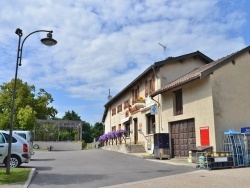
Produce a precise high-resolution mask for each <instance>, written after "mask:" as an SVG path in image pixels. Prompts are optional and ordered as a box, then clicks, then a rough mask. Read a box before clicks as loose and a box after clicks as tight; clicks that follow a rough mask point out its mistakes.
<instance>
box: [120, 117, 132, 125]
mask: <svg viewBox="0 0 250 188" xmlns="http://www.w3.org/2000/svg"><path fill="white" fill-rule="evenodd" d="M129 118H130V117H126V118H123V119H121V124H122V123H125V122H127V121H129Z"/></svg>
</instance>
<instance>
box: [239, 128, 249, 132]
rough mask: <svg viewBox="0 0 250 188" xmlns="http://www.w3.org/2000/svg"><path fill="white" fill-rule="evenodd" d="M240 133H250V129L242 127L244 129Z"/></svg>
mask: <svg viewBox="0 0 250 188" xmlns="http://www.w3.org/2000/svg"><path fill="white" fill-rule="evenodd" d="M240 132H241V133H250V127H242V128H241V129H240Z"/></svg>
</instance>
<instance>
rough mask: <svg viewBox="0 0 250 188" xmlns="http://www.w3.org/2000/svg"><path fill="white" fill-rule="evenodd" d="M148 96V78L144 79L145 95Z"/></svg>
mask: <svg viewBox="0 0 250 188" xmlns="http://www.w3.org/2000/svg"><path fill="white" fill-rule="evenodd" d="M147 96H148V80H146V81H145V97H147Z"/></svg>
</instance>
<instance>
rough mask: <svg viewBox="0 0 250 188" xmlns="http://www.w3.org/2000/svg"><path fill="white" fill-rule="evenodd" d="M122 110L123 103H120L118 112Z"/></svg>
mask: <svg viewBox="0 0 250 188" xmlns="http://www.w3.org/2000/svg"><path fill="white" fill-rule="evenodd" d="M121 111H122V104H120V105H119V106H118V107H117V113H119V112H121Z"/></svg>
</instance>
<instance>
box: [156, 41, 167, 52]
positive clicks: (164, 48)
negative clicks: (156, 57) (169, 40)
mask: <svg viewBox="0 0 250 188" xmlns="http://www.w3.org/2000/svg"><path fill="white" fill-rule="evenodd" d="M158 44H159V45H160V46H161V47H162V48H163V50H164V51H165V50H166V49H167V46H164V45H163V44H161V43H158Z"/></svg>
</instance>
